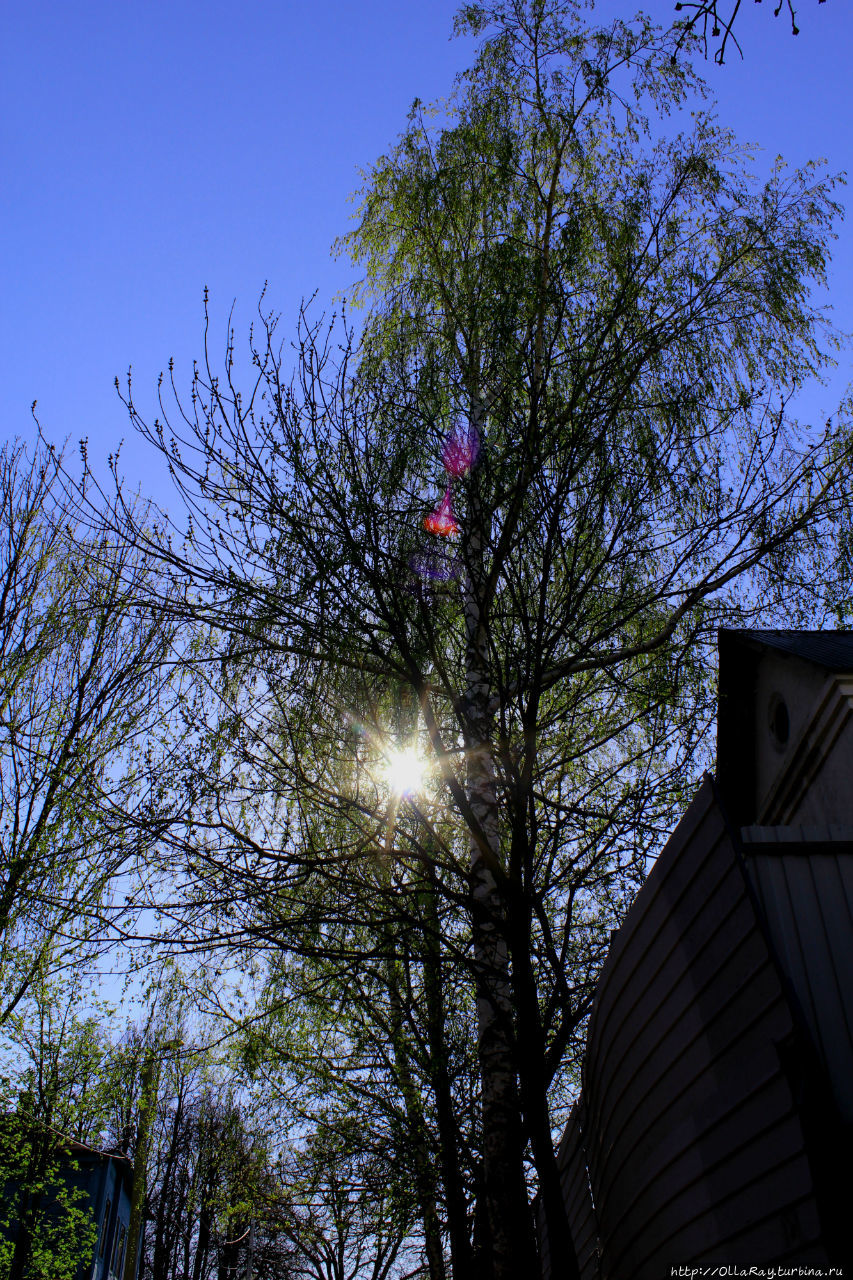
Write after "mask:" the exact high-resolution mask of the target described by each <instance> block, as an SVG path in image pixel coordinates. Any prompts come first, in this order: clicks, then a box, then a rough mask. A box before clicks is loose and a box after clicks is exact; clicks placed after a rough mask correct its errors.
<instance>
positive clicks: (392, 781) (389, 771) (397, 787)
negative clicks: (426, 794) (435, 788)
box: [385, 747, 426, 796]
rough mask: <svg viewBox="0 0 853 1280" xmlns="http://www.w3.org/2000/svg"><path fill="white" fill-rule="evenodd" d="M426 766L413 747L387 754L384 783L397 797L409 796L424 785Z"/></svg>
mask: <svg viewBox="0 0 853 1280" xmlns="http://www.w3.org/2000/svg"><path fill="white" fill-rule="evenodd" d="M425 771H426V765H425V764H424V761H423V760H422V759H421V757H420V756H419V755H418V753H417V751H415V749H414V747H404V748H403V750H402V751H392V752H390V753H389V755H388V758H387V762H386V765H385V781H386V782H387V783H388V786H389V788H390V790H391V791H392V792H393V793H394V795H397V796H409V795H412V793H413V792H415V791H419V790H420V789H421V787H422V786H423V783H424V773H425Z"/></svg>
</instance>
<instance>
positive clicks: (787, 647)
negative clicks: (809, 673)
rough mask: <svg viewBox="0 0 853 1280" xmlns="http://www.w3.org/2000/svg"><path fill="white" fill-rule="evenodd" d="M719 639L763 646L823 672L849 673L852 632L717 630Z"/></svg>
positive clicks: (852, 665)
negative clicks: (820, 668) (730, 639)
mask: <svg viewBox="0 0 853 1280" xmlns="http://www.w3.org/2000/svg"><path fill="white" fill-rule="evenodd" d="M720 637H721V638H723V637H725V638H727V639H728V638H729V637H731V638H732V639H734V640H740V641H742V642H744V643H746V644H750V642H752V643H753V644H755V643H757V644H758V645H767V646H768V647H769V648H771V649H779V650H780V651H781V652H782V653H790V654H791V655H792V657H795V658H803V659H804V660H805V661H806V662H813V663H815V665H816V666H819V667H825V668H826V670H827V671H853V631H753V630H746V629H735V628H728V627H721V628H720Z"/></svg>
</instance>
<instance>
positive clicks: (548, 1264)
mask: <svg viewBox="0 0 853 1280" xmlns="http://www.w3.org/2000/svg"><path fill="white" fill-rule="evenodd" d="M582 1126H583V1106H582V1104H580V1103H576V1104H575V1106H574V1107H572V1110H571V1113H570V1115H569V1120H568V1123H567V1125H566V1128H565V1130H564V1131H563V1136H562V1138H561V1139H560V1146H559V1149H558V1151H557V1160H558V1163H559V1166H560V1181H561V1184H562V1189H563V1201H564V1203H565V1206H566V1214H567V1216H568V1219H569V1228H570V1230H571V1234H572V1241H573V1243H574V1246H575V1254H576V1255H577V1259H578V1266H579V1267H580V1274H581V1280H600V1274H601V1273H600V1271H599V1265H598V1231H597V1227H596V1222H595V1212H594V1210H593V1205H592V1196H591V1195H590V1189H589V1173H588V1171H587V1167H586V1154H585V1152H584V1144H583V1134H582ZM539 1239H540V1242H541V1248H542V1280H562V1277H561V1271H560V1267H559V1266H557V1267H552V1260H551V1256H550V1250H549V1248H548V1236H547V1232H546V1231H545V1227H544V1220H543V1218H542V1215H541V1213H540V1216H539Z"/></svg>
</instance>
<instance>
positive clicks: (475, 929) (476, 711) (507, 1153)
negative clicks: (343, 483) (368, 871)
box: [465, 397, 539, 1280]
mask: <svg viewBox="0 0 853 1280" xmlns="http://www.w3.org/2000/svg"><path fill="white" fill-rule="evenodd" d="M484 417H485V415H484V411H483V407H482V401H481V400H480V398H479V397H474V402H473V407H472V413H471V425H472V427H473V428H474V429H475V430H476V432H477V435H478V437H479V439H480V440H482V439H483V437H484ZM479 474H480V473H479V472H478V471H477V470H476V469H474V470H473V472H472V475H471V481H470V486H471V487H470V506H469V517H468V520H467V522H466V524H467V528H466V538H465V557H466V568H467V575H466V587H465V626H466V673H465V674H466V688H465V713H466V714H465V719H466V733H467V742H466V756H467V780H466V790H467V799H468V803H469V805H470V808H471V813H472V817H473V820H474V824H475V828H476V829H475V831H474V832H472V838H471V921H472V933H473V944H474V965H475V972H476V982H477V1023H478V1058H479V1064H480V1079H481V1085H482V1126H483V1134H482V1142H483V1186H484V1194H485V1201H486V1214H487V1222H488V1227H489V1232H490V1236H491V1239H490V1242H489V1243H490V1250H489V1252H490V1254H491V1270H492V1277H493V1280H520V1278H521V1277H532V1276H536V1275H538V1274H539V1263H538V1258H537V1254H536V1246H535V1238H534V1235H533V1230H532V1218H531V1213H530V1207H529V1204H528V1200H527V1191H526V1187H525V1182H524V1166H523V1149H524V1143H523V1136H522V1126H521V1107H520V1099H519V1092H518V1080H517V1071H516V1062H515V1053H514V1018H513V1004H512V993H511V989H510V975H509V958H508V948H507V931H506V923H507V921H506V904H505V901H504V897H503V893H502V890H501V888H500V887H499V885H498V883H497V879H496V876H495V873H494V871H493V869H492V868H493V867H495V866H499V865H500V861H501V842H500V817H499V812H498V794H497V785H496V774H495V762H494V754H493V747H494V740H495V712H494V709H493V706H492V688H491V679H490V674H489V672H490V655H489V636H488V618H487V617H486V616H484V614H483V612H482V601H483V585H484V582H485V577H486V573H485V568H486V565H485V554H486V548H487V547H488V544H489V538H490V533H491V513H490V512H489V511H488V510H487V509H486V506H485V503H484V502H483V500H482V496H481V493H480V484H479Z"/></svg>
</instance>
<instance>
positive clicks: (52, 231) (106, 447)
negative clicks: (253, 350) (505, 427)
mask: <svg viewBox="0 0 853 1280" xmlns="http://www.w3.org/2000/svg"><path fill="white" fill-rule="evenodd" d="M456 7H457V5H456V3H455V0H431V2H430V3H429V4H424V3H414V2H413V0H359V2H358V3H356V0H314V2H313V3H307V2H306V0H278V2H277V3H274V2H273V0H242V2H241V3H235V0H227V2H226V0H204V3H202V0H168V3H167V2H166V0H146V3H144V4H131V3H129V2H128V0H75V3H73V4H72V3H69V2H68V0H28V3H25V4H12V3H9V2H8V0H7V3H6V4H5V5H4V6H3V7H2V17H0V58H2V66H0V120H2V124H0V129H2V144H0V145H2V157H0V158H2V169H0V201H2V205H0V219H2V226H0V234H2V280H1V281H0V288H2V308H0V312H1V313H2V314H0V411H1V412H2V427H0V432H2V435H3V437H4V438H9V437H12V436H14V435H16V434H19V435H25V436H30V435H31V433H32V424H31V418H30V404H31V402H32V401H33V400H34V399H37V400H38V412H39V417H40V419H41V421H42V425H43V427H44V429H45V431H46V433H47V435H48V436H49V438H51V439H53V440H55V441H60V440H62V439H64V438H65V437H66V436H69V437H70V438H71V440H72V441H76V440H77V439H79V438H80V437H81V436H84V435H85V436H88V438H89V441H90V455H91V458H92V462H93V464H95V465H97V464H98V462H99V461H102V460H103V459H104V458H105V457H106V455H107V454H108V453H109V452H110V451H111V450H112V449H114V448H115V446H116V444H117V442H118V440H119V438H120V437H121V436H127V435H128V424H127V421H126V418H125V416H124V411H123V409H122V406H121V405H120V404H119V402H118V401H117V399H116V396H115V392H114V390H113V379H114V377H115V375H116V374H123V373H124V372H125V371H126V370H127V367H128V365H130V364H132V365H133V369H134V384H135V397H136V399H137V402H138V404H139V405H140V407H141V408H147V407H148V406H149V405H151V404H153V392H154V388H155V384H156V379H157V374H158V372H159V371H160V370H161V369H162V368H164V367H165V366H166V364H167V362H168V359H169V357H170V356H174V357H175V360H176V364H177V369H178V377H179V379H180V380H181V381H182V382H183V383H184V385H186V383H187V382H188V380H189V372H190V370H191V364H192V359H193V357H194V356H196V355H198V354H199V353H200V348H201V317H202V310H201V307H202V290H203V288H204V286H205V285H207V286H209V288H210V291H211V300H212V315H213V319H214V350H216V352H217V354H218V353H219V352H220V351H221V349H222V346H223V344H224V334H225V326H226V318H227V315H228V311H229V308H230V305H231V302H232V300H234V299H236V300H237V307H236V311H235V319H236V328H237V342H238V345H239V343H240V342H241V341H242V340H243V339H244V336H245V333H246V329H247V326H248V322H249V320H250V319H251V317H252V315H253V313H254V309H255V307H256V304H257V299H258V295H259V293H260V290H261V288H262V286H263V284H264V281H265V280H266V281H268V282H269V283H268V291H267V301H268V303H269V305H270V306H272V307H274V308H275V309H276V310H278V311H280V312H281V313H282V316H283V321H282V327H283V329H284V328H285V327H286V323H285V322H286V321H287V319H288V317H290V316H294V317H295V315H296V312H297V309H298V305H299V301H300V298H301V297H303V296H306V295H310V294H311V293H313V292H314V291H315V290H317V291H318V293H319V297H320V299H322V300H323V301H327V300H330V299H331V297H332V295H333V294H334V293H335V292H336V291H337V290H339V289H340V288H342V287H343V286H345V285H346V284H347V283H349V281H350V279H351V269H350V268H349V267H348V265H347V264H346V263H344V262H343V261H337V262H336V261H334V260H333V259H331V257H330V253H329V249H330V245H331V242H332V240H333V239H334V237H335V236H336V235H337V234H339V233H341V232H342V231H345V230H346V229H347V225H348V217H349V215H350V213H351V207H350V206H349V205H348V204H347V196H348V194H349V193H350V192H351V191H352V190H353V189H354V188H355V186H356V185H357V182H358V177H357V169H358V167H359V166H366V165H369V164H370V162H371V161H372V160H373V159H374V158H375V157H376V156H377V155H379V154H380V153H381V152H382V151H383V150H384V149H385V148H386V147H387V146H388V144H389V143H390V142H392V140H393V139H394V137H395V135H396V134H397V133H398V132H399V130H400V129H401V128H402V126H403V124H404V121H405V115H406V110H407V107H408V105H409V103H410V102H411V100H412V98H414V97H415V96H418V97H421V98H423V99H430V98H433V97H438V96H441V95H443V94H445V93H446V92H447V90H448V89H449V87H450V84H451V80H452V75H453V72H454V71H455V70H457V69H459V68H461V67H462V66H463V65H465V63H466V62H467V61H469V58H470V46H466V45H465V44H463V43H462V42H460V41H450V40H449V39H448V37H449V35H450V31H451V25H452V17H453V13H454V12H455V9H456ZM772 7H773V0H764V3H763V4H761V5H758V4H752V3H747V4H744V5H743V6H742V8H743V14H742V18H739V19H738V25H737V28H736V30H737V33H738V35H739V37H740V40H741V43H742V45H743V47H744V53H745V60H744V61H743V62H741V60H740V59H739V57H738V56H737V53H736V51H735V50H732V51H731V53H730V55H729V61H728V62H727V65H726V66H725V67H723V68H718V67H716V66H714V65H713V64H712V63H710V62H709V63H708V64H707V65H706V68H705V70H706V74H707V78H708V79H709V81H710V82H711V84H712V86H713V88H714V90H715V92H716V94H717V97H718V102H719V115H720V118H721V120H722V121H723V122H724V123H726V124H728V125H731V126H732V127H733V128H735V130H736V131H737V133H738V134H739V136H740V137H741V138H743V139H744V140H749V141H752V142H755V143H758V144H759V145H760V146H761V147H762V148H763V149H764V155H765V162H769V160H770V159H772V157H773V156H775V155H776V154H777V153H782V154H783V155H785V157H786V158H787V159H788V160H790V161H791V162H792V163H795V164H800V163H802V162H804V161H806V160H808V159H810V158H815V157H817V156H825V157H826V158H827V159H828V160H829V162H830V166H831V167H832V168H833V169H835V170H839V169H845V168H847V167H851V168H853V166H851V163H850V162H851V152H853V93H851V79H852V78H853V67H851V54H853V4H851V3H850V0H827V3H825V4H823V5H820V6H818V4H817V3H816V0H800V3H799V6H798V9H799V21H800V26H801V34H800V35H799V37H797V38H796V39H795V38H793V37H792V36H791V35H790V27H789V25H788V24H787V20H786V18H785V15H784V14H783V15H782V16H781V17H780V18H779V19H777V20H774V18H773V15H772ZM646 9H647V11H648V12H649V13H651V15H652V16H653V17H654V18H656V19H660V20H661V21H664V20H669V18H670V17H672V16H674V14H673V6H672V3H671V0H648V3H647V5H646ZM632 11H633V5H630V4H623V3H620V2H619V0H599V3H598V5H597V7H596V17H597V18H599V19H601V20H607V19H609V18H610V17H612V16H614V15H616V14H618V15H621V16H628V15H629V14H630V13H631V12H632ZM842 198H843V199H844V200H849V199H851V198H853V197H851V194H850V193H849V192H848V193H847V194H846V195H845V196H843V197H842ZM835 257H836V262H835V266H834V269H833V274H832V281H831V284H832V287H831V293H830V297H831V300H832V302H833V303H834V305H835V311H836V322H837V323H838V324H840V325H841V326H842V327H843V328H846V329H848V330H853V222H848V223H847V224H846V225H845V226H843V227H842V228H841V239H840V240H839V242H838V245H837V247H836V251H835ZM844 364H845V367H844V369H843V370H842V371H840V373H839V377H838V379H836V382H835V387H834V390H837V389H840V388H843V386H846V385H847V383H848V382H849V381H850V380H851V377H853V373H851V368H850V365H851V357H850V355H849V354H848V355H847V356H845V357H844ZM830 400H831V398H830V397H829V396H828V395H827V394H826V393H820V395H819V397H818V398H817V399H815V400H814V401H813V402H812V401H810V402H809V403H810V409H811V405H812V404H813V405H814V412H815V413H818V412H820V413H824V412H826V411H828V410H829V408H830V407H831V403H830ZM124 456H125V469H126V471H127V472H128V474H129V475H131V476H133V478H134V479H139V480H140V482H141V483H142V485H143V488H146V489H149V490H153V491H154V492H157V491H158V490H159V492H160V495H161V496H162V494H163V490H162V488H161V487H160V483H159V481H158V479H157V477H156V476H155V474H154V473H153V472H152V471H150V470H149V468H150V465H151V460H150V459H149V458H148V457H147V455H146V454H145V453H143V452H142V451H141V450H140V448H139V446H138V445H135V444H134V443H133V442H132V441H131V440H128V443H127V446H126V449H125V455H124Z"/></svg>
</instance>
